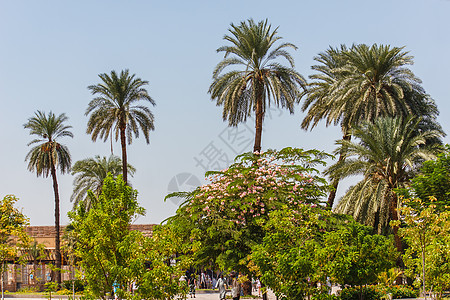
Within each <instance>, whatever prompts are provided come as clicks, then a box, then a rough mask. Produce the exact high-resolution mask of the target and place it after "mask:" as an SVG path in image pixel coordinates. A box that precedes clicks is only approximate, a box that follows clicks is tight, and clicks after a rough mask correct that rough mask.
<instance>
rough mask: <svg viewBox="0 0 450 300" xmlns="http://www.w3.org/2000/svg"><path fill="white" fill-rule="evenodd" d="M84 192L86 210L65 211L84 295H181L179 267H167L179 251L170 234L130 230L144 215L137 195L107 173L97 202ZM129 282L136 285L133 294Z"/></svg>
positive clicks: (81, 205)
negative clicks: (88, 199)
mask: <svg viewBox="0 0 450 300" xmlns="http://www.w3.org/2000/svg"><path fill="white" fill-rule="evenodd" d="M89 193H90V197H93V199H92V200H91V201H92V207H91V209H90V210H89V211H86V209H85V207H84V206H83V203H81V204H80V205H79V206H77V208H76V210H75V211H74V212H70V213H69V216H70V218H71V220H72V223H71V226H72V227H73V230H72V232H71V235H72V237H73V238H74V239H75V240H76V243H75V245H74V247H73V251H74V253H75V255H76V256H77V257H78V258H79V266H80V267H81V270H82V272H83V276H84V278H85V280H86V283H87V286H86V293H87V294H88V295H89V296H92V297H97V298H102V299H106V298H107V297H108V295H111V293H112V292H113V285H116V286H117V288H118V289H117V291H116V292H117V294H118V295H119V297H120V298H127V299H130V298H133V299H142V298H152V299H168V298H170V297H173V296H174V295H175V294H178V293H180V292H181V290H180V288H179V285H178V278H179V274H180V272H181V271H180V269H181V268H183V266H184V264H182V263H181V264H177V265H176V266H172V265H171V264H170V263H169V259H170V258H171V256H172V255H173V254H175V253H176V252H177V251H180V249H177V248H176V243H175V242H174V241H173V240H171V238H172V237H173V236H170V235H168V236H163V235H161V234H160V233H158V232H159V231H158V232H156V233H155V234H154V236H153V237H152V238H149V237H145V236H143V234H142V233H141V232H140V231H132V230H130V228H129V227H130V224H131V223H132V222H133V221H134V220H135V219H136V217H138V216H139V215H143V214H144V212H145V210H144V209H143V208H142V207H140V206H139V204H138V202H137V192H136V191H135V190H132V189H131V188H130V187H129V186H127V185H126V184H125V182H124V181H123V180H122V178H121V176H119V177H117V179H114V178H112V176H111V175H108V176H107V178H106V179H105V182H104V185H103V188H102V193H101V194H100V196H99V197H98V198H96V197H95V196H94V195H93V193H92V192H89ZM177 274H178V277H176V275H177ZM174 276H175V277H174ZM133 283H134V284H135V285H136V286H137V290H136V291H134V293H133V291H132V290H131V286H132V284H133Z"/></svg>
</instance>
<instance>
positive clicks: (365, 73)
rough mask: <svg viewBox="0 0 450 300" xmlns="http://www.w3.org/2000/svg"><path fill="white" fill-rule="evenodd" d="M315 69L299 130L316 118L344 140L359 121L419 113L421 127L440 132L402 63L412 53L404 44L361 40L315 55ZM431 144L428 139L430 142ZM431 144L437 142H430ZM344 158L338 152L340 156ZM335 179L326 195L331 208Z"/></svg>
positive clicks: (417, 85)
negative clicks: (337, 128) (336, 128)
mask: <svg viewBox="0 0 450 300" xmlns="http://www.w3.org/2000/svg"><path fill="white" fill-rule="evenodd" d="M315 60H316V61H318V62H319V63H320V65H316V66H313V69H314V70H316V71H317V72H318V73H317V74H315V75H312V76H311V79H313V80H314V81H313V82H312V83H311V84H310V89H309V90H308V92H307V100H306V101H305V102H304V104H303V106H302V110H303V111H305V110H307V109H308V112H307V115H306V117H305V118H304V120H303V122H302V128H304V129H307V128H308V127H309V126H311V128H313V127H314V126H316V125H317V123H318V122H319V121H320V120H321V119H325V120H326V125H327V126H328V125H330V124H334V125H337V124H340V126H341V128H342V132H343V139H346V140H350V137H351V136H350V135H349V132H350V130H351V128H352V127H353V126H355V125H358V124H360V123H361V122H363V121H370V122H374V120H376V119H377V118H378V117H382V116H391V117H394V116H403V117H405V116H410V115H414V116H419V117H422V121H421V127H423V128H427V129H436V130H440V131H441V132H442V130H441V128H440V126H439V125H438V124H437V123H436V121H435V119H436V117H437V115H438V114H439V112H438V110H437V107H436V104H435V103H434V101H433V100H432V99H431V98H430V97H429V96H428V95H427V94H426V93H425V91H424V90H423V88H422V87H421V85H420V84H421V81H420V79H418V78H417V77H416V76H415V75H414V74H413V73H412V71H411V70H410V69H408V68H406V66H407V65H410V64H412V63H413V60H412V57H411V56H409V55H408V53H407V52H404V51H403V48H398V47H392V48H391V47H390V46H384V45H380V46H378V45H377V44H374V45H372V46H371V47H369V46H367V45H364V44H361V45H353V46H352V48H351V49H347V48H346V47H345V46H341V48H340V49H333V48H330V49H328V50H327V51H326V52H325V53H321V54H319V56H318V57H316V58H315ZM430 142H433V141H430ZM434 142H436V141H435V140H434ZM343 159H345V157H344V156H343V155H342V154H340V157H339V160H343ZM337 184H338V182H337V181H336V182H333V185H334V187H335V189H334V192H332V193H330V196H329V198H328V203H327V206H328V207H332V206H333V203H334V198H335V195H336V188H337Z"/></svg>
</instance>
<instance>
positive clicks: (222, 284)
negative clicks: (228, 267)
mask: <svg viewBox="0 0 450 300" xmlns="http://www.w3.org/2000/svg"><path fill="white" fill-rule="evenodd" d="M216 288H218V289H219V300H224V299H226V298H227V290H226V286H225V281H224V280H223V275H222V274H221V275H220V276H219V279H218V280H217V283H216Z"/></svg>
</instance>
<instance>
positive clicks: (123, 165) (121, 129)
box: [120, 122, 128, 185]
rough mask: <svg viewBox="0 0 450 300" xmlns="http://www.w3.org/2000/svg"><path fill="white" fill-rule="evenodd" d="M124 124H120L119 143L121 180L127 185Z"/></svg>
mask: <svg viewBox="0 0 450 300" xmlns="http://www.w3.org/2000/svg"><path fill="white" fill-rule="evenodd" d="M125 130H126V125H125V124H123V122H121V124H120V144H121V145H122V174H123V181H125V184H127V185H128V169H127V141H126V137H125Z"/></svg>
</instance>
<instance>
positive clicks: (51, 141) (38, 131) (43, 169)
mask: <svg viewBox="0 0 450 300" xmlns="http://www.w3.org/2000/svg"><path fill="white" fill-rule="evenodd" d="M67 120H68V117H67V116H66V115H65V114H60V115H59V116H56V115H55V114H54V113H52V112H49V114H48V115H46V114H45V113H44V112H42V111H37V112H36V113H35V115H34V117H31V118H29V119H28V122H27V123H25V124H24V125H23V126H24V128H25V129H29V130H30V134H31V135H35V136H37V138H36V139H34V140H32V141H31V142H30V143H28V146H30V145H33V144H36V145H35V146H34V147H33V148H32V149H31V150H30V151H29V152H28V154H27V156H26V157H25V161H28V170H29V171H31V172H36V174H37V176H45V177H48V175H49V174H51V176H52V179H53V192H54V194H55V252H56V253H55V256H56V268H57V271H56V280H57V282H58V283H59V284H60V283H61V272H60V271H59V270H60V269H61V250H60V235H59V232H60V230H59V191H58V181H57V178H56V169H59V171H60V172H61V174H64V173H66V172H69V171H70V166H71V161H72V160H71V157H70V153H69V149H68V148H67V147H66V146H65V145H62V144H60V143H58V142H57V140H58V139H60V138H63V137H73V134H72V132H70V131H69V129H70V128H72V126H68V125H65V124H64V122H66V121H67Z"/></svg>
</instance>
